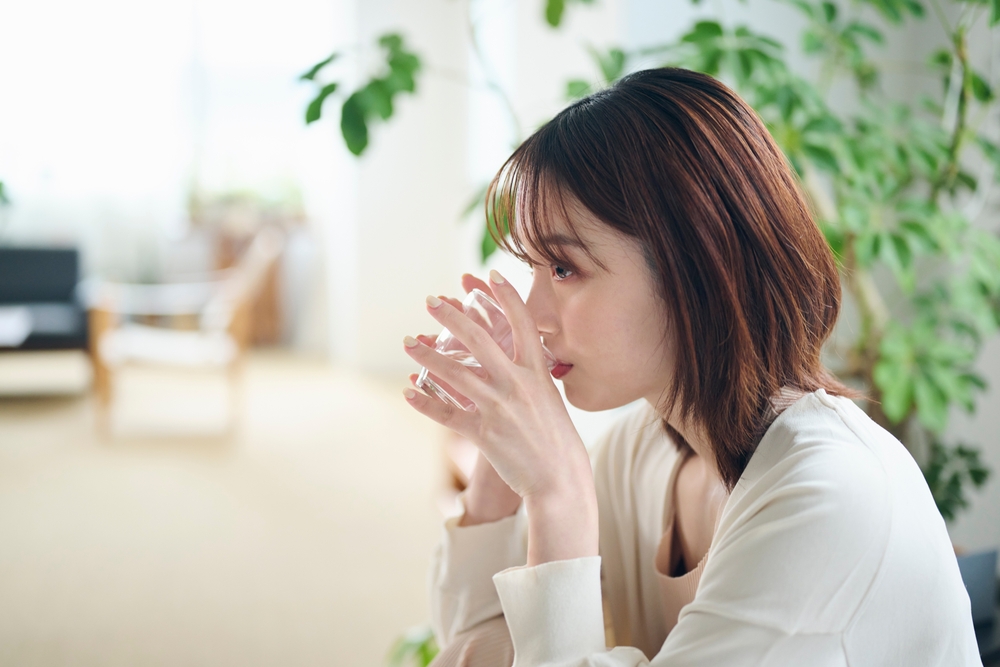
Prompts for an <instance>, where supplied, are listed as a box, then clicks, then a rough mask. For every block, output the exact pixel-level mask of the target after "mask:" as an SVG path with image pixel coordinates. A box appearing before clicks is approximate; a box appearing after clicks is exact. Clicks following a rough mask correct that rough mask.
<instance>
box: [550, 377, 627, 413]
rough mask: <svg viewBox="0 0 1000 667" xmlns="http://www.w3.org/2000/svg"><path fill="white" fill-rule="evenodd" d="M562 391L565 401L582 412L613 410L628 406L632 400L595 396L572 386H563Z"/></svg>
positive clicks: (605, 395) (604, 395)
mask: <svg viewBox="0 0 1000 667" xmlns="http://www.w3.org/2000/svg"><path fill="white" fill-rule="evenodd" d="M563 391H564V392H565V394H566V401H567V402H568V403H569V404H570V405H572V406H573V407H574V408H578V409H580V410H583V411H584V412H600V411H601V410H613V409H614V408H620V407H622V406H623V405H628V404H629V403H631V402H632V401H634V400H635V399H634V398H629V399H625V398H621V397H618V398H616V397H614V396H609V395H607V394H603V395H602V394H596V393H590V392H586V391H580V390H579V389H575V388H574V387H573V386H572V385H569V384H565V383H564V384H563Z"/></svg>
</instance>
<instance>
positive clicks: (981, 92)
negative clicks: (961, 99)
mask: <svg viewBox="0 0 1000 667" xmlns="http://www.w3.org/2000/svg"><path fill="white" fill-rule="evenodd" d="M970 78H971V79H972V95H973V97H975V98H976V99H977V100H979V101H980V102H990V101H992V100H993V91H992V90H991V89H990V84H988V83H986V80H985V79H983V77H981V76H980V75H979V74H977V73H976V72H971V73H970Z"/></svg>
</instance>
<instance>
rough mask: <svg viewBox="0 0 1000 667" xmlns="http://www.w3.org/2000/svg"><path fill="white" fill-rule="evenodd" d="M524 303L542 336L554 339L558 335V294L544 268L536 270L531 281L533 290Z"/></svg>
mask: <svg viewBox="0 0 1000 667" xmlns="http://www.w3.org/2000/svg"><path fill="white" fill-rule="evenodd" d="M524 303H525V305H526V306H527V307H528V312H529V313H531V318H532V319H533V320H535V324H536V325H537V326H538V333H539V334H540V335H542V336H548V337H552V336H554V335H555V334H556V333H558V331H559V312H558V309H557V308H556V305H557V304H556V294H555V291H554V290H553V289H552V282H551V281H550V280H549V277H548V276H547V275H546V274H545V269H544V267H538V268H536V269H535V272H534V275H533V276H532V279H531V290H530V291H529V292H528V299H527V300H526V301H525V302H524Z"/></svg>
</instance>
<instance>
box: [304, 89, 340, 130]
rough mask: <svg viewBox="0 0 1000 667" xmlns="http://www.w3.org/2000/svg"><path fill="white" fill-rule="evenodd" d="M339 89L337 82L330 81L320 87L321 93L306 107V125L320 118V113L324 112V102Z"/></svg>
mask: <svg viewBox="0 0 1000 667" xmlns="http://www.w3.org/2000/svg"><path fill="white" fill-rule="evenodd" d="M336 90H337V84H336V83H328V84H326V85H325V86H323V87H322V88H320V91H319V94H318V95H316V97H315V98H314V99H313V101H312V102H310V103H309V106H308V107H306V125H308V124H309V123H313V122H315V121H317V120H319V118H320V115H321V114H322V112H323V102H324V101H326V98H328V97H329V96H330V95H331V94H332V93H333V92H334V91H336Z"/></svg>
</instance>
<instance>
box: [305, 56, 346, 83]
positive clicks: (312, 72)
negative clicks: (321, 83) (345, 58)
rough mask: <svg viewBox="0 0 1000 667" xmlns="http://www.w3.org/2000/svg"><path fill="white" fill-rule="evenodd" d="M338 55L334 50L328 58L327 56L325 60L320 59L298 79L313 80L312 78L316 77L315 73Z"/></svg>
mask: <svg viewBox="0 0 1000 667" xmlns="http://www.w3.org/2000/svg"><path fill="white" fill-rule="evenodd" d="M339 56H340V54H339V53H337V52H336V51H334V52H333V54H332V55H331V56H330V57H329V58H327V59H325V60H321V61H319V62H318V63H316V64H315V65H313V66H312V67H311V68H310V69H309V71H308V72H306V73H305V74H303V75H302V76H300V77H299V80H300V81H313V80H315V79H316V75H317V74H319V71H320V70H321V69H323V68H324V67H326V66H327V65H329V64H330V63H332V62H333V61H334V60H336V59H337V58H338V57H339Z"/></svg>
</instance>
